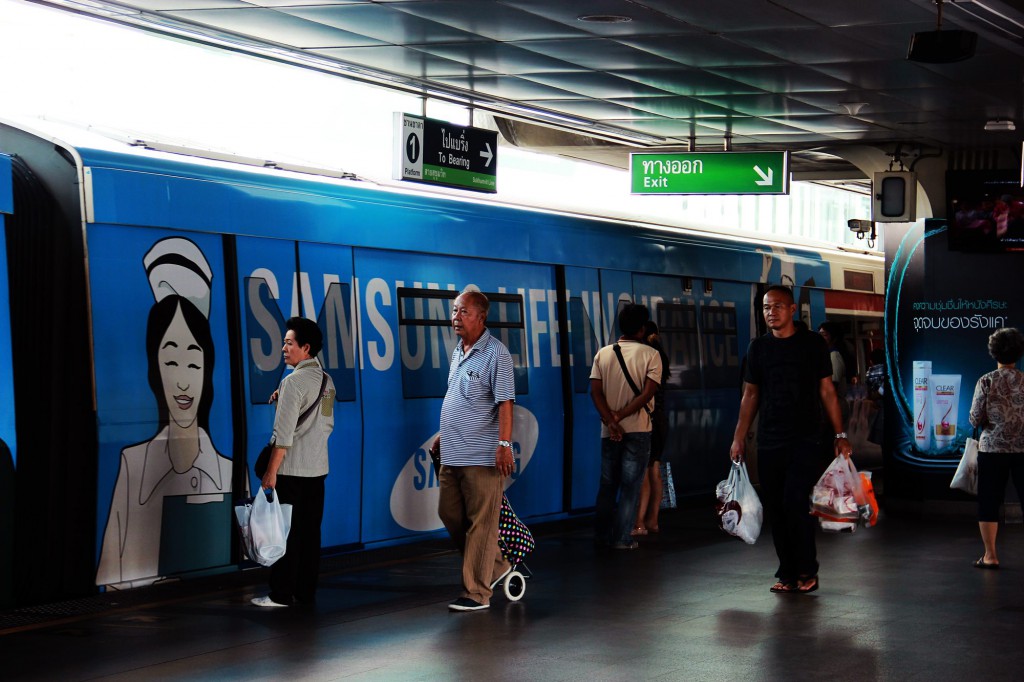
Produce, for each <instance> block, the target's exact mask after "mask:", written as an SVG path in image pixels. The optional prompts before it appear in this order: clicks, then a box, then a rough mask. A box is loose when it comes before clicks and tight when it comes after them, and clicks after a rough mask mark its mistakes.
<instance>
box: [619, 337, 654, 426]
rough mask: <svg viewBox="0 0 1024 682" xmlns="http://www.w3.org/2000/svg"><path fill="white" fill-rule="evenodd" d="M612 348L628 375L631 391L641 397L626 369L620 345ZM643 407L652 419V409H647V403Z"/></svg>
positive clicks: (627, 381)
mask: <svg viewBox="0 0 1024 682" xmlns="http://www.w3.org/2000/svg"><path fill="white" fill-rule="evenodd" d="M612 347H613V348H614V349H615V357H617V358H618V359H619V365H620V366H621V367H622V373H623V374H625V375H626V383H628V384H629V387H630V388H631V389H633V393H634V394H636V395H640V389H639V388H637V386H636V382H635V381H633V377H632V376H630V374H629V370H628V369H626V361H625V359H623V357H622V349H621V348H619V344H615V345H614V346H612ZM643 407H644V412H646V413H647V416H648V417H650V416H651V410H650V408H648V407H647V403H644V406H643Z"/></svg>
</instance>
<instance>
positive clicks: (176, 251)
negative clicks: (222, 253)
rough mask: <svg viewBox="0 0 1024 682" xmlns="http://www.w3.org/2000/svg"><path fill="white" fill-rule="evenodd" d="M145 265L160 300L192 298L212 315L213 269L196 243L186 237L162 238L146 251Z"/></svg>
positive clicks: (197, 306) (204, 314)
mask: <svg viewBox="0 0 1024 682" xmlns="http://www.w3.org/2000/svg"><path fill="white" fill-rule="evenodd" d="M142 264H143V266H145V268H146V275H147V276H148V277H149V286H150V288H151V289H152V290H153V298H155V299H156V300H157V302H159V301H162V300H164V299H165V298H167V297H168V296H170V295H171V294H177V295H178V296H181V297H182V298H185V299H188V300H189V301H191V302H192V303H193V304H194V305H195V307H196V308H198V309H199V312H201V313H202V314H203V316H204V317H206V318H209V317H210V281H211V280H212V279H213V272H212V271H211V270H210V265H209V263H207V262H206V257H205V256H204V255H203V252H202V251H200V250H199V247H198V246H196V244H195V242H193V241H191V240H189V239H185V238H183V237H168V238H167V239H161V240H160V241H158V242H157V243H156V244H153V247H152V248H151V249H150V250H149V251H148V252H147V253H146V255H145V256H144V257H143V259H142Z"/></svg>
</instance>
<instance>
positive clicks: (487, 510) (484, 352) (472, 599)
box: [431, 289, 516, 612]
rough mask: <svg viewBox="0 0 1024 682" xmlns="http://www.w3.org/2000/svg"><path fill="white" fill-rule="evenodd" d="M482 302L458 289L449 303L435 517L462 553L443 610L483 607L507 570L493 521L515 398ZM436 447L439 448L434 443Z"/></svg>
mask: <svg viewBox="0 0 1024 682" xmlns="http://www.w3.org/2000/svg"><path fill="white" fill-rule="evenodd" d="M489 309H490V301H488V300H487V296H485V295H484V294H482V293H480V292H479V291H472V290H468V289H467V290H465V291H463V292H462V293H461V294H459V296H458V297H457V298H456V299H455V303H454V304H453V305H452V329H453V330H454V331H455V334H456V336H458V337H459V342H458V343H456V344H455V349H454V350H453V351H452V357H451V367H450V368H449V371H448V390H447V391H446V392H445V394H444V402H443V403H442V404H441V433H440V434H439V435H438V437H437V438H436V439H435V440H434V444H433V445H432V446H431V450H432V451H433V452H435V453H438V452H439V454H440V458H441V473H440V476H439V483H440V486H441V491H440V496H439V499H438V503H437V514H438V516H440V517H441V522H442V523H444V527H445V528H446V529H447V530H448V534H449V535H450V536H451V538H452V542H454V543H455V546H456V547H457V548H458V550H459V551H460V552H461V553H462V590H463V591H462V595H461V596H459V597H458V598H457V599H455V601H453V602H451V603H450V604H448V609H449V610H451V611H460V612H464V611H479V610H481V609H486V608H488V607H489V606H490V604H491V595H492V593H493V588H494V585H496V584H497V583H498V582H499V581H500V580H501V579H502V578H504V577H505V576H506V575H508V573H509V572H510V571H511V570H512V566H511V564H509V562H508V561H507V560H506V559H505V558H504V557H503V556H502V555H501V551H500V550H499V549H498V519H499V515H500V512H501V496H502V491H503V490H504V487H505V479H506V478H507V477H508V476H511V475H512V470H513V468H514V467H515V460H514V458H513V455H512V420H513V408H514V403H515V399H516V383H515V368H514V366H513V363H512V356H511V355H510V354H509V352H508V348H506V347H505V346H504V345H503V344H502V343H501V341H499V340H498V339H497V338H495V337H494V336H492V335H491V332H490V331H489V330H488V329H487V312H488V310H489ZM442 442H443V443H444V447H443V448H442V447H441V443H442Z"/></svg>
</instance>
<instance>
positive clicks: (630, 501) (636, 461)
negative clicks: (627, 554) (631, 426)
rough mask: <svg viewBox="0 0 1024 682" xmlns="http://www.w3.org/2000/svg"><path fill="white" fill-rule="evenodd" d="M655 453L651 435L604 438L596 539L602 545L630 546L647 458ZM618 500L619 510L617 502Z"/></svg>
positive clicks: (643, 433) (636, 434)
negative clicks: (652, 450) (651, 453)
mask: <svg viewBox="0 0 1024 682" xmlns="http://www.w3.org/2000/svg"><path fill="white" fill-rule="evenodd" d="M650 452H651V433H650V431H643V432H638V433H627V434H623V436H622V440H620V441H613V440H612V439H611V438H602V439H601V486H600V487H599V488H598V490H597V510H596V514H595V517H594V540H595V542H599V543H605V542H607V543H610V544H613V545H628V544H630V543H631V542H632V541H633V537H632V536H631V535H630V534H629V533H630V531H631V530H633V523H634V522H635V521H636V506H637V503H638V502H639V500H640V486H641V485H642V484H643V480H644V472H645V471H646V470H647V459H648V457H650ZM616 497H618V508H616V506H615V499H616Z"/></svg>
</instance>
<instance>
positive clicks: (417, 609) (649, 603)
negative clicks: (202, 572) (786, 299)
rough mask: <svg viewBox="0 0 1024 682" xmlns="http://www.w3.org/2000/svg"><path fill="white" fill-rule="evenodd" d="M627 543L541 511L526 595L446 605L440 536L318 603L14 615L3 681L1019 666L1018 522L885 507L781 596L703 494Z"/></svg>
mask: <svg viewBox="0 0 1024 682" xmlns="http://www.w3.org/2000/svg"><path fill="white" fill-rule="evenodd" d="M661 528H662V532H661V533H659V534H658V535H652V536H648V537H646V538H642V539H641V545H640V548H639V549H637V550H633V551H604V552H596V551H595V550H594V548H593V546H592V542H591V535H590V532H589V529H588V528H587V526H586V523H585V521H580V522H577V523H564V522H563V523H560V524H551V525H550V526H544V525H539V526H537V527H536V528H534V531H535V533H536V534H537V536H538V546H537V550H536V551H535V553H534V554H533V555H532V556H531V558H530V559H529V560H528V562H527V563H528V565H529V568H530V569H531V571H532V573H533V577H532V578H530V579H529V581H528V583H527V591H526V594H525V596H524V598H523V599H522V600H521V601H519V602H515V603H511V602H508V601H507V600H506V599H505V598H504V597H503V596H496V597H495V598H494V600H493V601H492V606H491V608H490V609H488V610H485V611H479V612H471V613H455V612H450V611H448V609H447V608H446V607H447V604H448V602H449V601H451V600H452V599H453V598H454V597H456V596H457V595H458V591H459V583H460V577H459V576H460V573H459V557H458V556H457V555H456V554H455V553H453V552H451V551H450V550H449V549H448V548H447V547H446V545H445V543H443V542H441V541H440V540H438V541H431V542H427V543H420V544H419V545H417V546H415V547H407V548H404V550H403V552H404V556H393V557H388V556H387V555H386V553H385V554H379V555H377V558H376V559H375V560H373V561H370V562H369V563H364V564H363V565H353V564H352V563H351V562H346V561H337V560H335V559H326V560H325V561H324V565H323V574H322V580H321V588H320V591H319V596H318V601H317V604H316V605H315V606H314V607H311V608H309V609H306V610H303V609H300V608H287V609H261V608H258V607H255V606H251V605H250V604H249V599H250V598H251V597H253V596H256V595H260V594H263V593H264V580H265V570H264V569H257V570H252V571H246V572H239V573H233V574H230V575H227V576H221V577H216V578H205V579H202V580H198V581H189V582H187V583H177V584H173V585H163V586H154V587H150V588H145V589H144V590H136V591H133V593H121V594H119V595H113V596H110V595H102V596H101V597H96V598H89V599H85V600H81V601H80V602H77V603H71V604H64V605H52V606H50V607H45V608H42V607H41V608H37V609H19V610H17V611H9V612H0V679H3V680H7V681H21V680H62V681H64V680H133V681H134V680H147V681H148V680H244V681H246V682H251V681H254V680H268V681H269V680H275V681H283V680H288V681H298V680H517V681H520V680H587V681H588V682H593V681H596V680H722V681H726V680H819V679H828V680H858V681H859V680H901V681H903V680H915V681H916V680H979V679H980V680H1021V679H1024V646H1022V644H1021V633H1022V632H1024V529H1022V527H1021V526H1020V525H1010V526H1007V527H1005V528H1003V529H1002V531H1001V543H1000V546H1001V556H1000V558H1001V561H1002V564H1003V566H1002V568H1001V569H999V570H996V571H992V570H978V569H976V568H974V567H973V566H972V562H973V560H974V559H976V558H978V557H979V556H980V555H981V553H982V549H981V541H980V539H979V537H978V531H977V524H976V523H974V522H973V521H972V520H971V519H970V517H969V516H959V517H956V518H928V517H920V516H918V515H915V514H906V513H904V514H901V515H899V516H893V515H889V516H886V515H884V512H883V517H882V519H881V521H880V523H879V525H878V526H876V527H874V528H870V529H860V530H858V531H857V532H856V533H855V534H853V535H829V534H819V537H818V540H819V544H818V550H819V560H820V562H821V573H820V577H821V588H820V590H819V591H817V592H815V593H813V594H807V595H793V594H786V595H779V594H772V593H770V592H769V589H768V588H769V587H770V586H771V584H772V583H773V582H774V580H773V578H772V574H773V573H774V571H775V568H776V563H775V554H774V550H773V548H772V544H771V540H770V537H769V536H768V535H767V534H762V537H761V538H760V539H759V540H758V542H757V544H755V545H753V546H751V545H746V544H743V543H742V542H740V541H739V540H736V539H734V538H731V537H729V536H727V535H725V534H724V533H723V532H721V531H720V530H718V529H717V527H715V524H714V512H713V510H712V509H710V508H708V507H706V506H704V507H701V508H690V509H684V510H673V511H669V512H666V513H665V514H664V515H663V517H662V522H661Z"/></svg>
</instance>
